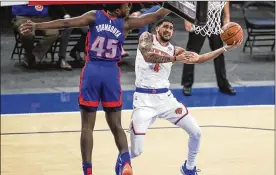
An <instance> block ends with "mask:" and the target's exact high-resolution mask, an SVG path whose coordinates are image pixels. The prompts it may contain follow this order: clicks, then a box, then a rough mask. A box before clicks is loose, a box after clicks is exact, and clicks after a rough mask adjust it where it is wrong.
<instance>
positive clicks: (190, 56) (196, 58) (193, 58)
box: [179, 39, 242, 64]
mask: <svg viewBox="0 0 276 175" xmlns="http://www.w3.org/2000/svg"><path fill="white" fill-rule="evenodd" d="M241 43H242V39H241V40H240V41H238V42H234V44H232V45H226V46H223V47H221V48H219V49H217V50H214V51H212V52H208V53H205V54H202V55H198V54H197V53H195V52H190V51H185V52H183V53H182V54H180V55H179V56H183V57H184V58H185V59H183V61H182V62H184V63H186V64H196V63H204V62H206V61H209V60H212V59H214V58H216V57H217V56H219V55H220V54H222V53H223V52H225V51H227V50H230V49H232V48H237V47H239V46H240V45H241Z"/></svg>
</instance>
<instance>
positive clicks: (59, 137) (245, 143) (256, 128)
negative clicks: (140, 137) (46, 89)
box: [1, 106, 275, 175]
mask: <svg viewBox="0 0 276 175" xmlns="http://www.w3.org/2000/svg"><path fill="white" fill-rule="evenodd" d="M189 110H190V112H191V113H192V114H193V115H194V117H195V118H196V120H197V121H198V123H199V125H200V126H201V128H202V142H201V150H200V153H199V155H198V159H197V166H198V168H199V169H200V170H201V172H200V173H199V174H202V175H247V174H250V175H260V174H265V175H274V173H275V172H274V166H275V162H274V154H275V153H274V134H275V133H274V132H275V128H274V122H275V121H274V107H273V106H247V107H245V106H244V107H241V106H237V107H234V106H232V107H212V108H190V109H189ZM130 115H131V111H124V112H123V119H122V120H123V121H122V124H123V127H124V128H126V129H127V128H128V124H129V119H130ZM79 129H80V117H79V113H52V114H19V115H2V116H1V174H2V175H18V174H20V175H36V174H44V175H57V174H59V175H63V174H64V175H65V174H66V175H77V174H78V175H80V174H82V170H81V157H80V148H79V147H80V146H79V145H80V144H79V136H80V131H79ZM95 129H96V131H95V133H94V136H95V137H94V141H95V147H94V155H93V167H94V170H93V171H94V174H95V175H111V174H114V163H115V160H116V157H117V150H116V147H115V144H114V141H113V137H112V134H111V132H110V131H109V130H108V126H107V125H106V123H105V117H104V113H102V112H99V113H98V117H97V121H96V126H95ZM128 136H129V134H128ZM187 143H188V136H187V134H186V133H185V132H184V131H182V130H181V129H179V128H177V127H174V126H173V125H171V124H170V123H168V122H167V121H163V120H157V122H156V123H155V124H154V125H152V126H151V128H150V129H149V131H148V134H147V135H146V141H145V149H144V153H143V154H142V155H141V156H140V157H138V158H136V159H134V160H133V167H134V172H135V174H134V175H157V174H158V175H162V174H164V175H178V174H179V175H180V174H181V173H180V171H179V167H180V165H181V164H182V163H183V161H184V160H185V159H186V154H187Z"/></svg>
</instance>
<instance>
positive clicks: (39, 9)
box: [35, 5, 44, 12]
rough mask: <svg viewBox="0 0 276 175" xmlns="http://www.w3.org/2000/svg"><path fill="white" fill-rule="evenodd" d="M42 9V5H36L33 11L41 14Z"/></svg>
mask: <svg viewBox="0 0 276 175" xmlns="http://www.w3.org/2000/svg"><path fill="white" fill-rule="evenodd" d="M43 8H44V7H43V5H36V6H35V9H36V10H37V11H39V12H41V11H42V10H43Z"/></svg>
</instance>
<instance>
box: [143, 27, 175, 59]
mask: <svg viewBox="0 0 276 175" xmlns="http://www.w3.org/2000/svg"><path fill="white" fill-rule="evenodd" d="M152 44H153V36H152V34H150V33H149V32H144V33H142V34H141V36H140V38H139V44H138V48H139V50H140V51H141V53H142V55H143V57H144V59H145V61H146V62H148V63H168V62H174V61H176V57H175V56H162V55H159V54H156V53H154V52H153V49H152Z"/></svg>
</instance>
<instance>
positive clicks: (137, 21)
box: [125, 8, 170, 31]
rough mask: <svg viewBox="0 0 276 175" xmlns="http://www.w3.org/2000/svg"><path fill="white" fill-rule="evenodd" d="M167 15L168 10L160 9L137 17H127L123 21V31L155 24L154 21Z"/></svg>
mask: <svg viewBox="0 0 276 175" xmlns="http://www.w3.org/2000/svg"><path fill="white" fill-rule="evenodd" d="M169 13H170V11H169V10H167V9H165V8H160V9H159V10H157V11H156V12H153V13H148V14H144V15H141V16H138V17H135V16H129V17H127V18H126V19H125V30H126V31H129V30H132V29H138V28H142V27H144V26H146V25H149V24H152V23H155V22H156V21H158V20H159V19H161V18H163V17H165V16H166V15H168V14H169Z"/></svg>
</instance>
